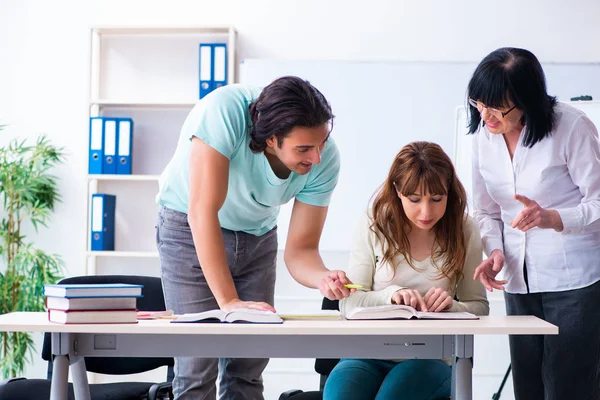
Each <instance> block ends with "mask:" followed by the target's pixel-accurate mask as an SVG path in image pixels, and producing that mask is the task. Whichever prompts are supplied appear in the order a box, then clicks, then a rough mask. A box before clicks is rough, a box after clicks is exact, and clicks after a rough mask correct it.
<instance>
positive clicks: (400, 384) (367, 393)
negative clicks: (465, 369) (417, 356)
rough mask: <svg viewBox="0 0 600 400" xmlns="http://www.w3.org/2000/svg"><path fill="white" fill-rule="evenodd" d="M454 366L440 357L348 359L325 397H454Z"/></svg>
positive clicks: (430, 399) (347, 399) (368, 399)
mask: <svg viewBox="0 0 600 400" xmlns="http://www.w3.org/2000/svg"><path fill="white" fill-rule="evenodd" d="M451 380H452V368H451V367H450V366H449V365H448V364H446V363H444V362H443V361H440V360H406V361H402V362H395V361H387V360H363V359H354V358H344V359H342V360H340V362H339V363H338V364H337V365H336V366H335V368H334V369H333V371H331V374H330V375H329V377H328V378H327V382H326V383H325V390H324V393H323V400H337V399H340V400H341V399H344V400H373V399H375V400H388V399H394V400H398V399H402V400H434V399H446V398H449V397H450V387H451Z"/></svg>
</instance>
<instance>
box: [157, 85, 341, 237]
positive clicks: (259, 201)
mask: <svg viewBox="0 0 600 400" xmlns="http://www.w3.org/2000/svg"><path fill="white" fill-rule="evenodd" d="M260 92H261V89H260V88H256V87H252V86H248V85H238V84H236V85H227V86H224V87H222V88H220V89H218V90H215V91H214V92H211V93H210V94H209V95H208V96H206V97H205V98H204V99H202V101H200V102H199V103H198V104H197V105H196V106H195V107H194V109H193V110H192V111H191V112H190V114H189V115H188V117H187V119H186V121H185V123H184V124H183V127H182V129H181V135H180V137H179V142H178V144H177V149H176V150H175V154H174V155H173V158H172V159H171V161H170V162H169V164H168V165H167V167H166V168H165V170H164V172H163V173H162V175H161V177H160V181H159V193H158V195H157V196H156V202H157V203H158V204H159V205H161V206H165V207H167V208H170V209H173V210H177V211H180V212H183V213H187V212H188V203H189V191H190V184H189V162H190V150H191V138H192V137H193V136H196V137H198V138H200V139H202V141H203V142H204V143H206V144H208V145H209V146H211V147H212V148H214V149H215V150H217V151H218V152H219V153H221V154H223V155H224V156H225V157H227V158H228V159H229V186H228V191H227V197H226V199H225V202H224V204H223V207H221V210H220V211H219V221H220V223H221V227H223V228H225V229H229V230H232V231H243V232H247V233H250V234H253V235H256V236H261V235H263V234H265V233H266V232H268V231H270V230H271V229H273V228H274V227H275V225H276V224H277V215H278V214H279V206H280V205H282V204H285V203H287V202H288V201H290V200H291V199H293V198H296V199H298V200H299V201H301V202H303V203H306V204H310V205H314V206H327V205H329V201H330V199H331V194H332V192H333V189H334V188H335V186H336V184H337V180H338V175H339V169H340V157H339V152H338V149H337V147H336V145H335V142H334V141H333V140H332V139H331V138H329V139H328V140H327V143H326V145H325V149H324V150H323V152H322V153H321V163H320V164H317V165H314V166H313V167H312V169H311V170H310V172H309V173H308V174H306V175H298V174H296V173H294V172H292V173H291V174H290V176H289V177H288V178H287V179H280V178H278V177H277V176H276V175H275V173H274V172H273V170H272V169H271V166H270V164H269V161H268V160H267V158H266V157H265V155H264V154H263V153H253V152H252V151H251V150H250V147H249V143H250V129H249V127H250V126H251V124H252V121H251V119H250V112H249V110H248V106H249V105H250V104H251V103H252V102H254V101H255V100H256V99H257V98H258V96H259V94H260Z"/></svg>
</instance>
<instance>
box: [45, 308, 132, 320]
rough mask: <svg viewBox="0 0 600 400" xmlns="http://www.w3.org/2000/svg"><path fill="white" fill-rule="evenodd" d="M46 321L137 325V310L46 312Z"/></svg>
mask: <svg viewBox="0 0 600 400" xmlns="http://www.w3.org/2000/svg"><path fill="white" fill-rule="evenodd" d="M48 320H49V321H50V322H57V323H59V324H131V323H137V310H135V309H134V310H77V311H74V310H66V311H65V310H48Z"/></svg>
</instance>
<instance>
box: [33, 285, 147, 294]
mask: <svg viewBox="0 0 600 400" xmlns="http://www.w3.org/2000/svg"><path fill="white" fill-rule="evenodd" d="M142 288H143V285H130V284H125V283H106V284H66V285H44V295H45V296H50V297H140V296H141V295H142Z"/></svg>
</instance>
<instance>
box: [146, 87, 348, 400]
mask: <svg viewBox="0 0 600 400" xmlns="http://www.w3.org/2000/svg"><path fill="white" fill-rule="evenodd" d="M332 119H333V114H332V112H331V107H330V106H329V104H328V102H327V100H326V99H325V97H324V96H323V95H322V94H321V93H320V92H319V91H318V90H317V89H316V88H315V87H313V86H312V85H311V84H310V83H308V82H307V81H304V80H302V79H300V78H297V77H283V78H279V79H277V80H275V81H274V82H273V83H271V84H270V85H268V86H267V87H265V88H264V89H262V90H261V89H259V88H254V87H250V86H246V85H229V86H225V87H223V88H220V89H218V90H216V91H214V92H212V93H211V94H209V95H208V96H207V97H205V98H204V99H203V100H202V101H200V102H199V103H198V104H197V105H196V107H195V108H194V109H193V110H192V111H191V113H190V114H189V116H188V117H187V119H186V121H185V123H184V125H183V128H182V130H181V136H180V139H179V143H178V146H177V149H176V151H175V155H174V156H173V158H172V159H171V161H170V163H169V164H168V166H167V167H166V169H165V171H164V173H163V175H162V176H161V180H160V191H159V194H158V195H157V202H158V204H159V205H160V206H161V207H160V211H159V216H158V223H157V246H158V251H159V254H160V263H161V275H162V280H163V287H164V292H165V301H166V303H167V304H166V305H167V307H168V308H170V309H173V310H174V311H175V313H177V314H182V313H193V312H201V311H206V310H210V309H215V308H221V309H223V310H226V311H230V310H233V309H236V308H250V309H256V310H269V311H275V309H274V308H273V303H274V290H275V270H276V256H277V232H276V224H277V215H278V213H279V206H280V205H282V204H285V203H287V202H288V201H290V200H291V199H295V200H294V207H293V211H292V216H291V220H290V224H289V233H288V237H287V241H286V248H285V254H284V259H285V263H286V265H287V268H288V270H289V271H290V273H291V274H292V276H293V277H294V279H295V280H296V281H298V282H299V283H301V284H302V285H304V286H308V287H312V288H318V289H319V290H320V291H321V293H322V294H323V295H324V296H325V297H328V298H330V299H342V298H345V297H347V296H348V295H349V294H350V290H349V289H347V288H346V287H345V286H344V285H345V284H349V283H351V282H350V281H349V280H348V279H347V278H346V275H345V273H344V272H343V271H330V270H328V269H327V268H325V265H324V263H323V260H322V259H321V257H320V255H319V251H318V246H319V239H320V237H321V232H322V230H323V225H324V223H325V218H326V215H327V207H328V205H329V201H330V198H331V194H332V192H333V189H334V188H335V186H336V184H337V180H338V174H339V168H340V160H339V153H338V149H337V147H336V145H335V143H334V142H333V140H332V139H331V138H330V131H331V122H332ZM267 362H268V359H207V358H203V359H202V358H191V357H184V358H177V359H176V365H175V380H174V381H173V391H174V393H175V395H176V398H177V399H192V398H193V399H214V398H215V397H216V386H215V382H216V378H217V374H218V372H219V371H220V373H221V379H220V383H219V384H220V386H219V393H220V396H221V398H223V399H228V400H230V399H244V400H247V399H262V398H263V395H262V392H263V385H262V378H261V374H262V371H263V370H264V368H265V367H266V365H267Z"/></svg>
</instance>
